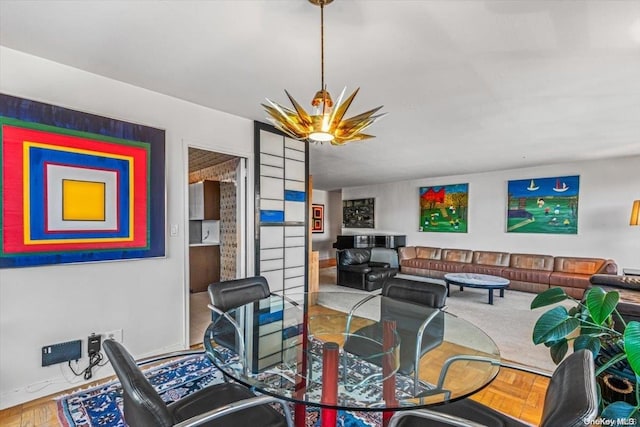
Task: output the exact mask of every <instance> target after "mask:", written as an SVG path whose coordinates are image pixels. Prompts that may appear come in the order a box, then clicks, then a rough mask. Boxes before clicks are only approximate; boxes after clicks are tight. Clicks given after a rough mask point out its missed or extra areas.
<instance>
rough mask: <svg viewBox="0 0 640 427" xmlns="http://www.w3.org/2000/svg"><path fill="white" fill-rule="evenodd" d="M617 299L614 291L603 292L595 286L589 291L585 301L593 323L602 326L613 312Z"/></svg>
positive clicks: (616, 293) (617, 296)
mask: <svg viewBox="0 0 640 427" xmlns="http://www.w3.org/2000/svg"><path fill="white" fill-rule="evenodd" d="M619 298H620V294H618V292H616V291H611V292H605V290H604V289H602V288H599V287H597V286H596V287H593V288H591V289H589V290H588V291H587V295H586V298H585V299H586V303H587V308H588V309H589V314H590V315H591V318H592V319H593V321H594V322H595V323H597V324H598V325H602V324H603V323H604V322H605V320H607V318H608V317H609V316H610V315H611V313H613V310H615V308H616V306H617V305H618V299H619Z"/></svg>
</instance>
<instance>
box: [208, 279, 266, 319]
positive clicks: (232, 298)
mask: <svg viewBox="0 0 640 427" xmlns="http://www.w3.org/2000/svg"><path fill="white" fill-rule="evenodd" d="M269 295H271V291H270V290H269V284H268V283H267V279H265V278H264V277H262V276H255V277H246V278H244V279H234V280H227V281H225V282H217V283H211V284H210V285H209V297H210V298H211V304H212V305H213V306H215V307H216V308H218V309H219V310H221V311H229V310H231V309H232V308H236V307H240V306H242V305H245V304H248V303H250V302H254V301H259V300H261V299H263V298H267V297H268V296H269Z"/></svg>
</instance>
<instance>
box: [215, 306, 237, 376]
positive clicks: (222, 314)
mask: <svg viewBox="0 0 640 427" xmlns="http://www.w3.org/2000/svg"><path fill="white" fill-rule="evenodd" d="M207 307H209V310H211V311H213V312H214V313H217V314H219V315H220V316H223V317H224V318H225V319H227V321H228V322H229V323H231V325H232V326H233V329H235V331H236V335H237V337H238V345H239V347H240V352H239V354H238V356H239V357H240V362H241V363H242V364H243V365H244V367H245V369H246V368H247V359H246V353H245V348H244V334H243V333H242V328H240V325H239V324H238V322H236V320H235V319H234V318H233V317H231V316H230V315H229V313H228V312H226V311H222V310H220V309H219V308H218V307H216V306H214V305H213V304H207Z"/></svg>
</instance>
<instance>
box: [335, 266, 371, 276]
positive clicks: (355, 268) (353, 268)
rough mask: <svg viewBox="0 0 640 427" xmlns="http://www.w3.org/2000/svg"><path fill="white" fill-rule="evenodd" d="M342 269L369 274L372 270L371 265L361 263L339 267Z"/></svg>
mask: <svg viewBox="0 0 640 427" xmlns="http://www.w3.org/2000/svg"><path fill="white" fill-rule="evenodd" d="M339 270H340V271H347V272H349V273H360V274H367V273H370V272H371V267H369V265H368V264H360V265H341V266H340V267H339Z"/></svg>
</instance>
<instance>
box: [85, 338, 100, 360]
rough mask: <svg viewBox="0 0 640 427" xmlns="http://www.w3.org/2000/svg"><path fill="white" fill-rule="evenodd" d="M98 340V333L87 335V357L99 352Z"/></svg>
mask: <svg viewBox="0 0 640 427" xmlns="http://www.w3.org/2000/svg"><path fill="white" fill-rule="evenodd" d="M100 341H101V340H100V335H96V334H91V335H89V338H87V354H88V355H89V357H91V356H93V355H94V354H98V353H100Z"/></svg>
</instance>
